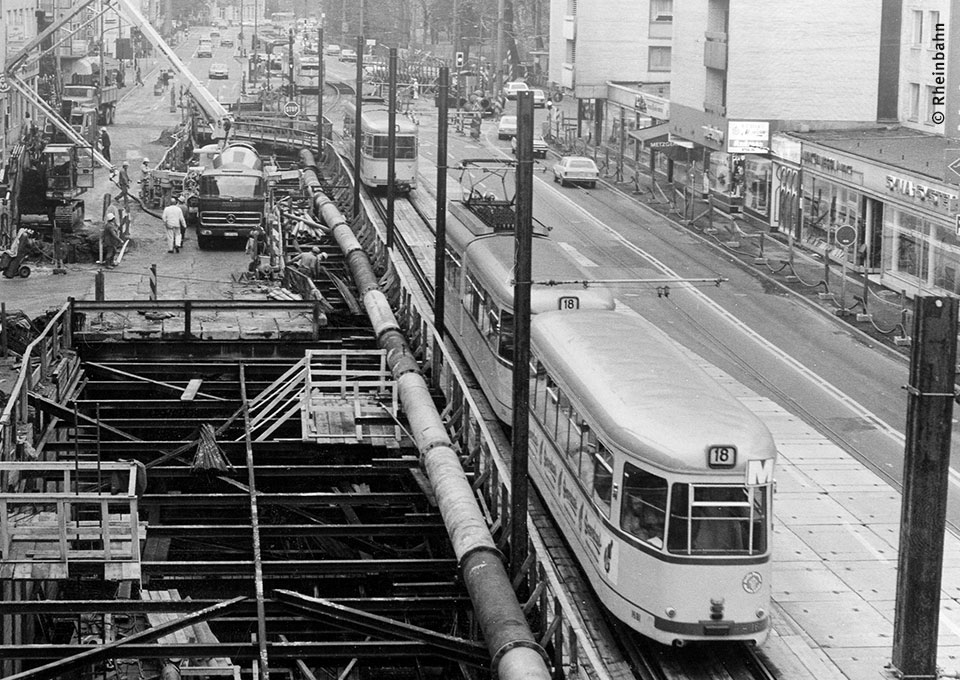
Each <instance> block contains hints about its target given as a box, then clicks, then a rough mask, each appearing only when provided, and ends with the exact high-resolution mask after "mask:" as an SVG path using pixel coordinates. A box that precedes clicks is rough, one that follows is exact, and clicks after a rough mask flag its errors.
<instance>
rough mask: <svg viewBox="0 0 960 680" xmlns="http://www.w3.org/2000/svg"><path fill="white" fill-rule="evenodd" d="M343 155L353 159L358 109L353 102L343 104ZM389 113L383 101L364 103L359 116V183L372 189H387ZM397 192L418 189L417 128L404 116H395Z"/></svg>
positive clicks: (353, 160) (354, 161) (354, 160)
mask: <svg viewBox="0 0 960 680" xmlns="http://www.w3.org/2000/svg"><path fill="white" fill-rule="evenodd" d="M343 109H344V111H343V139H344V142H345V143H344V147H345V148H344V152H345V153H346V155H347V157H348V158H350V160H351V161H352V162H353V163H354V165H355V166H356V163H357V161H356V159H354V158H353V152H354V149H353V145H354V140H355V137H354V134H355V131H356V120H357V108H356V105H355V104H354V103H353V102H344V104H343ZM389 115H390V112H389V110H388V109H387V106H386V104H385V103H384V102H383V100H378V101H370V102H364V103H363V105H362V107H361V112H360V135H361V147H360V156H361V158H360V181H361V182H362V183H363V184H364V185H366V186H368V187H371V188H379V187H385V186H387V153H388V149H389V145H388V139H389V136H388V133H389V127H388V120H389ZM395 134H396V157H395V161H394V174H395V178H396V188H397V190H398V191H401V192H409V191H410V190H412V189H416V188H417V154H418V148H417V145H418V142H417V126H416V125H415V124H414V123H412V122H411V121H409V120H407V119H406V118H404V117H403V116H402V115H399V114H398V115H397V116H396V133H395Z"/></svg>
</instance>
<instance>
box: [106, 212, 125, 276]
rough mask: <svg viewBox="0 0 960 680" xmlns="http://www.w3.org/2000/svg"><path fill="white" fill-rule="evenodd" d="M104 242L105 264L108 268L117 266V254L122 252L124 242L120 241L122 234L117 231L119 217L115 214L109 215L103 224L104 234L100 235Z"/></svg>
mask: <svg viewBox="0 0 960 680" xmlns="http://www.w3.org/2000/svg"><path fill="white" fill-rule="evenodd" d="M100 239H101V240H102V241H103V264H105V265H107V266H108V267H115V266H116V265H117V254H118V253H119V252H120V248H121V246H123V241H121V240H120V232H119V231H117V217H116V215H115V214H113V213H109V214H108V215H107V219H106V221H105V222H104V223H103V233H102V234H101V235H100Z"/></svg>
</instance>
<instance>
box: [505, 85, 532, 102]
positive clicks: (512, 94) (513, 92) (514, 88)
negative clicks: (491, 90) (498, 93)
mask: <svg viewBox="0 0 960 680" xmlns="http://www.w3.org/2000/svg"><path fill="white" fill-rule="evenodd" d="M529 89H530V88H529V87H527V84H526V83H525V82H523V81H521V80H513V81H510V82H509V83H507V84H505V85H504V86H503V96H504V97H506V98H507V99H516V98H517V92H519V91H520V90H529Z"/></svg>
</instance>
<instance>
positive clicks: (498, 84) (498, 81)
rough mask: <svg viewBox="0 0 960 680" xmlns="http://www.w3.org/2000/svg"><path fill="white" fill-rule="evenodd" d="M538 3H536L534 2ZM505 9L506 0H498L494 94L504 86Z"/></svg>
mask: <svg viewBox="0 0 960 680" xmlns="http://www.w3.org/2000/svg"><path fill="white" fill-rule="evenodd" d="M534 4H536V3H534ZM503 11H504V0H497V63H496V64H494V68H493V93H492V94H493V96H494V97H497V96H498V95H499V94H500V89H501V88H502V87H503Z"/></svg>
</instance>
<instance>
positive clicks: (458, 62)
mask: <svg viewBox="0 0 960 680" xmlns="http://www.w3.org/2000/svg"><path fill="white" fill-rule="evenodd" d="M455 63H456V66H457V68H463V52H457V56H456V60H455Z"/></svg>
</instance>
